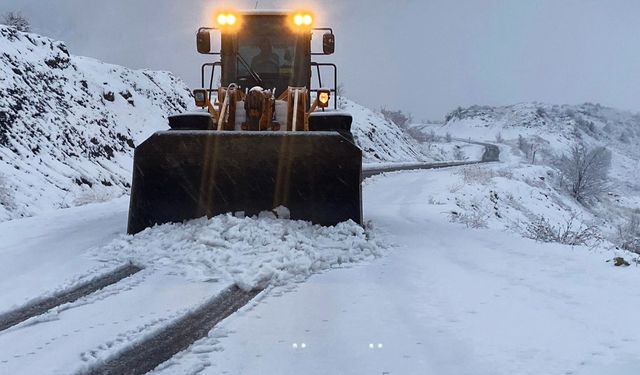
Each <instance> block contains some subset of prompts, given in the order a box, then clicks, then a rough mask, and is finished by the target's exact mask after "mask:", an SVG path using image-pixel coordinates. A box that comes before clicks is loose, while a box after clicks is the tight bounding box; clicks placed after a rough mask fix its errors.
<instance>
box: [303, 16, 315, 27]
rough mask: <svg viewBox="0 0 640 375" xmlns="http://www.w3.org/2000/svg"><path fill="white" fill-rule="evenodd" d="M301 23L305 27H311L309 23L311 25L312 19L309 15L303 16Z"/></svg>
mask: <svg viewBox="0 0 640 375" xmlns="http://www.w3.org/2000/svg"><path fill="white" fill-rule="evenodd" d="M302 23H303V24H304V25H306V26H311V23H313V17H311V15H310V14H305V15H304V16H302Z"/></svg>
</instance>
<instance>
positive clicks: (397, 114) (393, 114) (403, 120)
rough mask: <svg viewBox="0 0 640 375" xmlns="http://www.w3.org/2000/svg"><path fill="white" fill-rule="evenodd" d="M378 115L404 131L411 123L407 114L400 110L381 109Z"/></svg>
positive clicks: (410, 118)
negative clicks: (380, 114)
mask: <svg viewBox="0 0 640 375" xmlns="http://www.w3.org/2000/svg"><path fill="white" fill-rule="evenodd" d="M380 113H382V115H383V116H384V118H385V119H387V121H391V122H393V123H394V124H396V125H398V126H399V127H400V128H402V129H406V128H407V127H408V126H409V123H411V120H412V117H411V114H409V113H404V112H402V111H401V110H397V111H393V110H391V109H387V108H382V109H381V110H380Z"/></svg>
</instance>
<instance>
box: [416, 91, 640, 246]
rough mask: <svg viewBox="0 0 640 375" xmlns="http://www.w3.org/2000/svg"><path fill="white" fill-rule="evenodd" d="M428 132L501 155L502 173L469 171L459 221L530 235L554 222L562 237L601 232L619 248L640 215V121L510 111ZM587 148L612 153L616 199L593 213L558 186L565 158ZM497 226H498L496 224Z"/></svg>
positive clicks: (487, 112) (615, 114)
mask: <svg viewBox="0 0 640 375" xmlns="http://www.w3.org/2000/svg"><path fill="white" fill-rule="evenodd" d="M416 127H417V128H419V129H421V130H422V131H424V132H431V133H435V134H438V135H445V134H450V135H451V136H453V137H455V138H459V139H472V140H475V141H488V142H493V143H496V144H498V145H499V146H500V148H501V154H500V158H501V161H502V162H503V163H504V164H503V165H502V166H494V167H491V168H483V169H479V168H478V167H469V168H465V169H464V170H462V171H461V172H460V173H459V176H460V181H459V182H456V183H453V184H452V186H451V189H450V194H448V196H447V194H444V195H439V196H436V195H434V197H433V201H434V202H444V201H445V200H448V199H449V198H455V205H456V208H455V209H451V211H456V214H457V215H458V217H457V218H456V217H453V218H454V219H456V220H459V221H462V222H465V223H467V224H471V225H477V224H478V223H479V222H480V223H482V224H481V225H485V224H486V225H489V226H503V227H507V228H510V229H519V230H520V231H521V232H523V233H524V234H529V233H528V232H529V231H530V230H531V229H533V227H534V226H536V225H538V224H541V225H543V226H546V224H544V223H542V222H541V221H540V220H541V219H542V218H544V220H546V221H548V222H549V224H550V226H553V227H555V228H556V229H557V230H559V229H560V228H562V227H565V228H566V226H567V225H568V224H570V222H572V224H573V230H579V229H580V228H582V229H586V228H589V227H593V228H596V229H597V230H598V231H599V232H600V233H599V234H602V235H604V236H605V237H607V238H609V239H611V240H612V241H613V242H614V244H617V243H616V236H619V233H618V232H619V227H621V226H624V225H625V224H626V223H629V221H630V220H631V219H630V218H631V217H633V216H634V215H638V213H640V182H639V181H640V168H638V162H639V161H640V149H639V148H638V147H637V145H638V143H639V142H640V130H639V129H640V114H634V113H630V112H626V111H621V110H616V109H613V108H607V107H603V106H601V105H598V104H590V103H586V104H582V105H549V104H540V103H521V104H516V105H510V106H504V107H487V106H473V107H469V108H458V109H456V110H454V111H453V112H451V113H450V114H449V115H447V117H446V122H445V123H444V124H422V125H416ZM577 143H581V144H584V145H586V146H587V147H595V146H604V147H606V148H607V149H608V150H610V151H611V153H612V163H611V168H610V170H609V173H608V178H609V183H608V191H607V192H608V193H607V194H602V195H601V196H599V197H598V199H597V200H596V201H595V202H592V204H590V205H589V206H588V207H586V206H584V205H581V204H578V203H577V202H576V201H575V199H573V197H571V196H570V195H569V194H568V193H567V192H566V191H565V190H564V189H563V188H562V187H561V186H560V184H559V183H558V182H559V180H560V179H561V178H562V174H561V172H560V171H559V170H558V169H557V168H556V161H557V158H558V156H560V155H562V154H564V153H567V152H568V150H569V149H570V148H571V147H572V146H574V145H576V144H577ZM492 223H493V224H492Z"/></svg>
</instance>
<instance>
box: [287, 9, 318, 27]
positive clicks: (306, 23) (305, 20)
mask: <svg viewBox="0 0 640 375" xmlns="http://www.w3.org/2000/svg"><path fill="white" fill-rule="evenodd" d="M291 20H292V23H293V26H294V27H295V28H296V29H298V30H310V29H311V28H312V26H313V15H312V14H311V13H309V12H298V13H294V14H293V17H292V18H291Z"/></svg>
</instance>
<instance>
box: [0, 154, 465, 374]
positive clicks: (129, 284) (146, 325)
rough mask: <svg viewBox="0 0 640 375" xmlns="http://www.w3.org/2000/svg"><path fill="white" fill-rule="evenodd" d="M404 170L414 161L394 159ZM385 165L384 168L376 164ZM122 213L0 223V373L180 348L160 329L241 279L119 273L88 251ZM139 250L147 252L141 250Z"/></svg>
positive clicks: (69, 367) (127, 359)
mask: <svg viewBox="0 0 640 375" xmlns="http://www.w3.org/2000/svg"><path fill="white" fill-rule="evenodd" d="M467 164H468V163H467ZM408 167H411V168H415V167H416V165H402V166H395V168H396V169H406V168H408ZM418 167H419V168H423V167H427V168H433V167H434V166H431V167H429V166H428V165H419V166H418ZM438 167H442V165H439V166H438ZM392 170H394V168H393V166H386V167H385V169H384V171H392ZM365 171H366V169H365ZM376 172H378V173H379V172H381V170H377V171H376ZM365 200H366V197H365ZM126 211H127V200H126V198H120V199H117V200H114V201H111V202H107V203H100V204H92V205H88V206H84V207H77V208H72V209H67V210H59V211H53V212H50V213H48V214H43V215H41V216H38V217H33V218H27V219H22V220H14V221H9V222H4V223H0V232H1V233H3V246H2V247H0V255H1V256H2V259H3V262H1V263H0V288H1V290H3V296H2V297H3V298H2V299H1V300H0V323H3V325H2V331H0V347H1V348H3V350H0V373H5V371H6V372H7V373H34V372H36V373H37V372H42V370H43V369H51V370H52V371H54V372H59V373H70V372H74V371H83V372H87V373H102V372H105V373H106V372H111V373H113V371H112V370H113V369H114V368H115V369H123V368H128V369H129V371H128V372H130V373H140V372H139V371H142V370H143V369H144V370H145V371H146V370H148V369H150V368H153V367H154V366H155V365H157V364H159V363H161V362H163V361H164V360H166V359H167V358H168V357H170V356H171V355H173V354H174V353H175V352H177V351H179V350H182V349H184V347H185V346H183V345H178V344H171V342H172V341H175V340H174V339H171V340H159V339H158V338H159V337H166V336H163V335H166V334H169V333H170V332H171V328H172V327H181V329H180V330H184V329H185V328H186V327H185V324H186V325H187V326H189V325H190V324H191V323H189V322H192V321H194V319H193V318H189V317H194V316H197V315H198V314H197V313H194V311H196V312H197V311H200V310H198V309H199V308H204V310H203V311H206V312H207V313H209V314H211V311H212V310H211V309H206V308H205V307H206V306H207V304H208V303H209V306H210V305H211V301H212V298H214V300H215V296H217V295H219V294H221V295H224V292H225V291H227V290H229V288H233V287H234V285H237V284H238V282H240V285H242V283H243V282H244V280H242V279H240V280H235V279H234V278H233V277H229V278H227V279H224V278H222V279H223V280H219V279H217V278H215V277H214V278H211V277H209V279H208V278H207V277H195V278H194V277H186V278H185V277H181V276H184V274H181V273H184V270H181V269H176V270H171V272H167V273H164V274H162V273H159V272H156V271H157V269H158V267H160V268H161V266H158V267H155V266H154V267H150V268H149V269H147V268H145V269H142V268H144V267H138V266H137V265H132V266H125V267H128V270H126V271H125V272H122V270H123V263H124V264H125V265H126V259H118V260H117V261H113V260H109V259H108V257H105V259H99V257H96V256H95V252H96V251H97V252H100V251H103V250H102V248H103V247H104V245H105V244H107V243H110V242H113V241H117V238H118V237H120V236H121V234H122V233H124V229H125V225H126ZM294 229H295V228H294ZM213 242H214V243H215V242H216V241H213ZM216 244H217V243H216ZM165 245H166V243H165ZM88 249H89V250H90V251H87V250H88ZM125 250H126V249H125ZM149 253H150V254H151V253H153V251H152V250H151V249H149ZM342 256H343V255H342V254H339V256H338V258H337V262H338V264H340V263H344V262H347V263H348V262H349V260H348V259H346V260H345V259H341V258H340V257H342ZM125 258H126V257H125ZM133 258H135V257H133V256H132V257H131V258H129V259H133ZM96 259H98V261H96ZM202 260H203V259H196V262H198V263H202V262H201V261H202ZM258 260H260V258H259V257H258ZM317 260H318V259H316V260H315V261H317ZM155 261H156V263H155V265H156V266H157V265H162V263H163V262H168V263H171V262H172V260H171V259H170V256H168V257H167V254H162V255H161V256H159V257H157V259H155ZM327 264H329V265H330V264H331V262H329V263H327ZM211 267H215V265H212V266H211ZM192 271H193V269H189V271H188V272H192ZM312 271H313V269H312V268H311V269H310V271H309V272H312ZM233 272H235V271H232V273H233ZM238 272H239V271H238ZM113 275H119V276H117V277H114V276H113ZM191 276H193V275H191ZM201 276H202V275H201ZM105 280H106V281H105ZM257 285H258V286H259V283H258V284H257ZM242 286H244V289H246V290H247V291H249V290H251V289H252V287H251V285H250V286H249V287H247V285H242ZM254 286H255V285H254ZM253 289H254V290H259V288H258V289H256V288H253ZM253 295H255V293H253V294H251V296H253ZM238 296H240V297H238V300H241V301H243V303H242V304H244V302H246V301H247V300H248V299H247V298H246V296H247V295H246V293H245V294H243V293H239V294H238ZM227 299H228V298H227ZM242 304H240V305H242ZM240 305H238V304H237V303H229V304H228V306H232V308H231V309H224V311H223V312H219V315H218V316H212V319H210V320H208V321H209V322H214V323H215V322H216V321H219V320H220V319H222V318H224V317H225V316H226V315H228V314H229V313H232V312H233V311H235V309H237V308H238V307H239V306H240ZM194 314H195V315H194ZM214 315H215V314H214ZM185 322H186V323H185ZM190 328H193V329H194V330H195V331H198V333H197V334H190V335H186V334H185V335H183V336H182V339H183V341H184V338H188V339H187V340H186V341H185V342H186V344H184V345H188V344H189V343H190V342H192V341H194V340H196V339H199V338H200V337H201V336H202V335H204V334H206V333H207V332H208V330H209V329H210V328H211V326H208V325H207V324H204V323H203V324H199V325H193V326H192V327H190ZM114 332H117V334H114ZM152 342H153V343H154V344H153V345H149V343H152ZM158 342H162V343H163V344H165V347H163V346H162V345H158V344H157V343H158ZM167 343H169V344H167ZM141 345H142V346H145V345H147V346H154V347H156V348H158V349H160V350H159V352H158V353H154V354H153V355H149V356H147V357H146V358H144V359H145V362H144V364H142V363H140V366H136V365H135V361H136V358H138V359H139V360H140V359H141V358H142V357H140V356H139V355H138V356H136V355H135V354H136V353H137V352H138V353H139V352H140V351H139V350H134V349H135V348H137V349H140V347H141ZM163 350H164V353H160V352H162V351H163ZM167 353H169V354H167ZM78 358H80V359H81V361H80V363H78V362H79V361H78ZM132 361H133V362H132ZM123 364H124V367H123ZM136 369H138V370H139V371H137V370H136ZM116 372H119V371H116Z"/></svg>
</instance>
